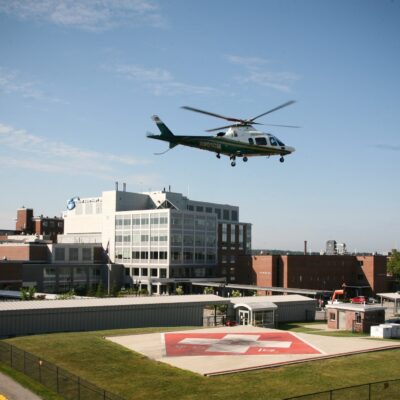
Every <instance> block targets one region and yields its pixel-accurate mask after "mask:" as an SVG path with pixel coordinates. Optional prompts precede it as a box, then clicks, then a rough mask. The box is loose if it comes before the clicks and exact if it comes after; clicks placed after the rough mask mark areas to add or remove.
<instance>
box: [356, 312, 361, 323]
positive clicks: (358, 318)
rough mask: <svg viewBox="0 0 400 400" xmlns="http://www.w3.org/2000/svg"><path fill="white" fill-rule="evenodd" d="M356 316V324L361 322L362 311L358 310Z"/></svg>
mask: <svg viewBox="0 0 400 400" xmlns="http://www.w3.org/2000/svg"><path fill="white" fill-rule="evenodd" d="M355 317H356V318H355V322H356V324H361V313H359V312H356V315H355Z"/></svg>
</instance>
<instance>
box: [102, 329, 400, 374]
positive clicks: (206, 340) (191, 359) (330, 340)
mask: <svg viewBox="0 0 400 400" xmlns="http://www.w3.org/2000/svg"><path fill="white" fill-rule="evenodd" d="M107 339H108V340H110V341H112V342H114V343H118V344H120V345H122V346H125V347H127V348H129V349H131V350H134V351H136V352H138V353H141V354H143V355H145V356H147V357H149V358H151V359H153V360H157V361H161V362H164V363H167V364H170V365H173V366H175V367H178V368H182V369H187V370H190V371H192V372H197V373H199V374H203V375H212V374H219V373H232V372H235V371H240V370H248V369H257V368H267V367H273V366H278V365H284V364H288V363H295V362H302V361H308V360H312V359H318V358H328V357H335V356H339V355H347V354H354V353H359V352H368V351H376V350H383V349H386V348H396V347H400V343H399V342H390V341H383V340H369V339H366V338H343V337H332V336H321V335H311V334H306V333H293V332H289V331H280V330H277V329H267V328H257V327H253V326H234V327H221V328H209V329H196V330H187V331H176V332H165V333H150V334H144V335H129V336H113V337H108V338H107Z"/></svg>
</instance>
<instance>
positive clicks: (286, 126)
mask: <svg viewBox="0 0 400 400" xmlns="http://www.w3.org/2000/svg"><path fill="white" fill-rule="evenodd" d="M252 124H253V125H254V124H257V122H253V123H252ZM259 125H268V126H279V127H281V128H301V126H297V125H275V124H259Z"/></svg>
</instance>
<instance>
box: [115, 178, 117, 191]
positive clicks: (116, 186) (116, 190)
mask: <svg viewBox="0 0 400 400" xmlns="http://www.w3.org/2000/svg"><path fill="white" fill-rule="evenodd" d="M115 190H116V191H117V192H118V181H115Z"/></svg>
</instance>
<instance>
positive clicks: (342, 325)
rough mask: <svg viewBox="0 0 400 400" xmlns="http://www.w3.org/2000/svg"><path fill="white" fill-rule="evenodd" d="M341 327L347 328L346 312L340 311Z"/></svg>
mask: <svg viewBox="0 0 400 400" xmlns="http://www.w3.org/2000/svg"><path fill="white" fill-rule="evenodd" d="M338 328H339V329H346V313H345V312H344V311H339V326H338Z"/></svg>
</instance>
